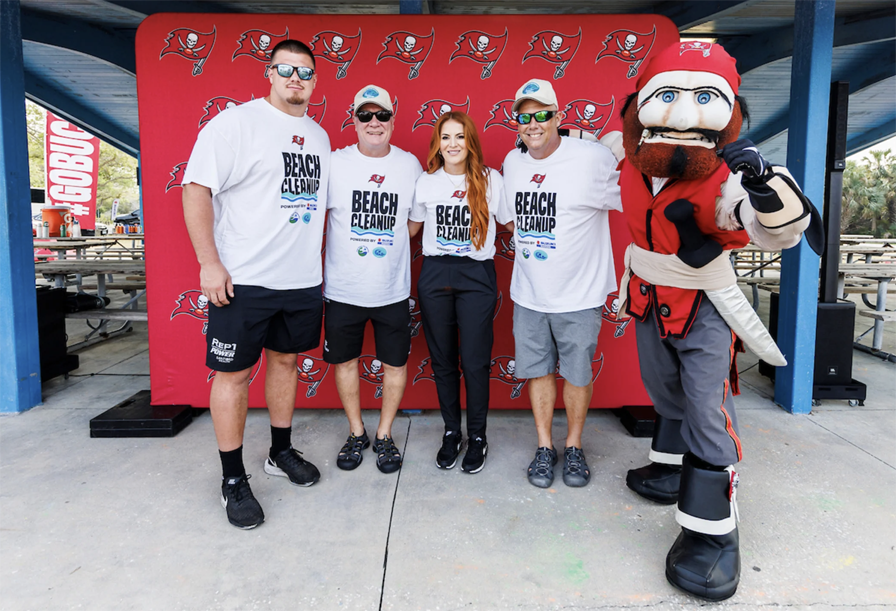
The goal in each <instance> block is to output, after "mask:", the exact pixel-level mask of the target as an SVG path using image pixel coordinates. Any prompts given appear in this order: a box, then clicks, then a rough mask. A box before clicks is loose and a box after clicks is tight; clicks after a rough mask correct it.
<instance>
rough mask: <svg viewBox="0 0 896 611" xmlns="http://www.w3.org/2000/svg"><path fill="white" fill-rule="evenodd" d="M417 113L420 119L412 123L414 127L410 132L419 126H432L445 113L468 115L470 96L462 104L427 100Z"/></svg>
mask: <svg viewBox="0 0 896 611" xmlns="http://www.w3.org/2000/svg"><path fill="white" fill-rule="evenodd" d="M417 112H418V113H419V115H420V118H418V119H417V120H416V121H414V126H413V127H412V128H411V131H414V130H415V129H417V128H418V127H420V126H421V125H430V126H434V125H435V124H436V121H438V120H439V117H441V116H442V115H444V114H445V113H446V112H462V113H465V114H470V96H467V101H466V102H464V103H463V104H455V103H453V102H448V101H447V100H439V99H436V100H429V101H427V102H423V104H422V105H421V106H420V110H418V111H417Z"/></svg>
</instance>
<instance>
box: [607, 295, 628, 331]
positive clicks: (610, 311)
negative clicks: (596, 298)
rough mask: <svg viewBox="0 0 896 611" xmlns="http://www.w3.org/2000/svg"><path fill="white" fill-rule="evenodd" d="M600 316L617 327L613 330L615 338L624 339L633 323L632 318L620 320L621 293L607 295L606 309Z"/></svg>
mask: <svg viewBox="0 0 896 611" xmlns="http://www.w3.org/2000/svg"><path fill="white" fill-rule="evenodd" d="M600 316H601V318H603V319H604V320H605V321H607V322H608V323H610V324H611V325H613V326H615V327H616V328H615V329H613V337H622V335H623V334H624V333H625V328H626V327H627V326H628V323H630V322H631V321H632V319H631V318H626V319H624V320H622V319H620V318H619V293H610V294H609V295H607V302H606V303H605V304H604V307H603V308H601V312H600Z"/></svg>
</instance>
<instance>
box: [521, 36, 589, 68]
mask: <svg viewBox="0 0 896 611" xmlns="http://www.w3.org/2000/svg"><path fill="white" fill-rule="evenodd" d="M581 42H582V28H579V33H578V34H574V35H571V36H570V35H567V34H561V33H559V32H555V31H553V30H544V31H542V32H539V33H538V34H536V35H535V36H533V37H532V40H531V41H529V50H528V51H526V54H525V55H524V56H523V62H525V61H526V60H528V59H532V58H533V57H538V58H541V59H543V60H545V61H547V62H550V63H552V64H555V65H556V66H557V67H556V68H555V69H554V80H555V81H556V80H557V79H559V78H562V77H563V75H564V74H565V72H566V67H567V66H569V62H571V61H572V58H573V57H575V55H576V51H578V50H579V43H581Z"/></svg>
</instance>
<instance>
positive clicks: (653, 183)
mask: <svg viewBox="0 0 896 611" xmlns="http://www.w3.org/2000/svg"><path fill="white" fill-rule="evenodd" d="M739 85H740V76H739V75H738V74H737V70H736V69H735V61H734V59H733V58H732V57H731V56H730V55H728V53H726V52H725V50H724V49H723V48H722V47H720V46H719V45H716V44H713V43H703V42H682V43H678V44H675V45H672V46H671V47H668V48H667V49H665V50H663V51H662V52H660V53H659V54H658V55H656V56H655V57H653V58H652V59H651V61H650V63H649V64H647V66H646V69H645V70H644V71H643V72H642V74H641V75H640V76H639V78H638V83H637V87H638V90H637V92H636V93H634V94H633V95H632V96H631V97H630V98H629V99H628V100H627V102H626V104H625V106H624V108H623V110H622V120H623V131H622V133H621V134H620V133H619V132H613V133H611V134H608V135H607V136H605V137H604V138H602V139H601V141H602V142H603V143H604V144H605V145H607V146H609V147H610V149H611V150H613V152H614V153H615V154H616V156H617V158H619V159H620V161H621V162H620V165H619V168H620V178H619V185H620V189H621V196H622V205H623V210H624V214H625V216H626V220H627V222H628V225H629V230H630V233H631V235H632V244H631V245H630V246H629V247H628V249H627V251H626V257H625V258H626V273H625V276H624V277H623V280H622V282H621V283H620V302H621V303H622V304H623V305H622V306H621V307H620V315H629V316H633V317H634V318H635V319H636V321H637V322H636V327H637V333H636V336H637V342H638V358H639V361H640V367H641V377H642V380H643V382H644V386H645V388H646V390H647V393H648V395H649V396H650V398H651V401H652V402H653V403H654V407H655V409H656V412H657V417H656V423H655V427H654V436H653V441H652V443H651V449H650V455H649V458H650V461H651V462H650V464H648V465H647V466H645V467H642V468H640V469H633V470H631V471H629V472H628V476H627V478H626V484H627V485H628V487H629V488H631V489H632V490H634V491H635V492H637V493H638V494H639V495H641V496H642V497H644V498H647V499H650V500H652V501H655V502H658V503H663V504H673V503H677V505H678V506H677V510H676V520H677V521H678V523H679V524H680V526H681V533H680V534H679V536H678V538H677V540H676V541H675V543H674V544H673V546H672V548H671V549H670V551H669V553H668V555H667V557H666V577H667V579H668V580H669V582H670V583H671V584H672V585H674V586H675V587H677V588H680V589H682V590H684V591H686V592H688V593H690V594H693V595H696V596H699V597H701V598H705V599H708V600H714V601H715V600H723V599H726V598H728V597H730V596H732V595H733V594H734V593H735V591H736V590H737V585H738V582H739V580H740V551H739V541H738V532H737V522H736V499H735V493H736V491H737V484H738V476H737V473H735V471H734V467H733V465H734V464H735V463H737V462H738V461H739V460H740V459H741V457H742V448H741V442H740V439H739V437H738V434H737V428H738V426H737V417H736V413H735V411H734V402H733V400H732V395H734V394H737V368H736V364H735V361H734V358H735V355H736V353H737V351H738V350H742V349H743V348H742V347H741V346H742V344H741V340H742V341H743V342H744V343H746V345H747V346H749V347H750V348H751V349H752V350H753V351H754V352H756V353H757V355H759V356H760V357H761V358H763V359H764V360H766V361H767V362H769V363H772V364H777V365H782V364H784V362H785V361H784V358H783V355H781V353H780V351H778V349H777V346H775V345H774V342H773V341H772V340H771V338H770V337H769V336H768V333H767V332H766V331H765V328H764V327H763V326H762V323H761V322H760V321H759V319H758V318H756V317H755V313H753V310H752V308H751V307H750V306H749V305H748V304H746V300H745V298H744V296H743V294H742V293H741V291H740V289H739V288H738V287H737V281H736V277H735V275H734V272H733V270H732V268H731V265H730V263H729V262H728V255H729V254H730V253H729V252H728V251H730V250H731V249H733V248H739V247H743V246H745V245H746V244H747V243H748V242H749V241H750V240H752V241H753V243H754V244H756V245H757V246H759V247H761V248H765V249H768V250H778V249H783V248H789V247H791V246H794V245H795V244H796V243H797V242H799V240H800V238H801V236H802V235H803V233H804V232H805V233H806V236H807V238H809V244H810V246H812V247H813V249H815V250H816V252H819V251H820V248H821V244H822V243H823V236H822V234H821V219H820V217H819V216H818V213H817V212H816V211H815V208H814V207H813V206H812V204H811V203H810V202H809V201H808V200H806V198H805V197H804V196H803V195H802V193H801V192H800V190H799V188H798V187H797V186H796V184H795V183H794V181H793V179H792V177H790V175H789V173H788V172H787V171H786V169H784V168H782V167H772V166H771V165H770V164H769V163H768V162H767V161H766V160H765V159H764V158H763V157H762V155H760V154H759V151H758V150H757V149H756V147H755V146H754V145H753V143H752V142H750V141H749V140H738V139H737V138H738V134H739V133H740V129H741V125H742V123H743V120H744V118H745V116H746V114H747V113H746V107H745V105H744V102H743V100H741V99H740V98H739V97H738V95H737V90H738V87H739ZM744 305H746V308H744V307H743V306H744Z"/></svg>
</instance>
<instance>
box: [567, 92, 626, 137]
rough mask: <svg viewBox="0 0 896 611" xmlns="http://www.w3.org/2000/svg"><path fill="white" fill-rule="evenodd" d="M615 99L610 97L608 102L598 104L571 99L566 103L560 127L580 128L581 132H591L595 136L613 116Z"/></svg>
mask: <svg viewBox="0 0 896 611" xmlns="http://www.w3.org/2000/svg"><path fill="white" fill-rule="evenodd" d="M614 105H615V100H614V99H613V98H612V97H611V98H610V102H609V103H608V104H598V103H597V102H594V101H592V100H585V99H579V100H573V101H572V102H570V103H569V104H567V105H566V108H564V109H563V112H564V113H566V117H565V118H564V119H563V123H561V124H560V127H561V128H562V127H568V128H571V129H580V130H582V131H583V132H591V133H592V134H594V135H595V136H596V135H598V134H600V132H601V130H602V129H603V128H604V127H605V126H606V125H607V121H609V120H610V117H612V116H613V106H614Z"/></svg>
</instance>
